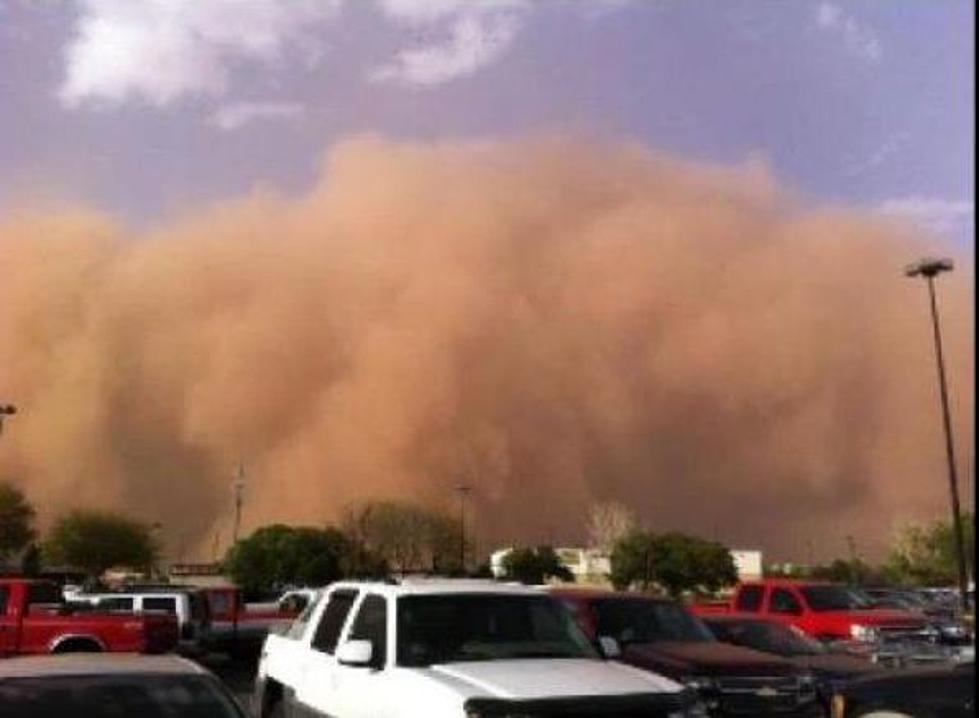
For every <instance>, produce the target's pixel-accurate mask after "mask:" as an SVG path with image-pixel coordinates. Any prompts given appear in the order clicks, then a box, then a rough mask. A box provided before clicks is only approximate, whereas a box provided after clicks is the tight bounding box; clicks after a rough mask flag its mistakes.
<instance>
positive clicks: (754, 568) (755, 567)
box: [731, 549, 764, 581]
mask: <svg viewBox="0 0 979 718" xmlns="http://www.w3.org/2000/svg"><path fill="white" fill-rule="evenodd" d="M731 558H733V559H734V567H735V568H736V569H737V571H738V580H739V581H757V580H758V579H760V578H762V576H763V575H764V571H763V569H762V553H761V551H757V550H754V549H731Z"/></svg>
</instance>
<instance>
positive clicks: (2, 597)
mask: <svg viewBox="0 0 979 718" xmlns="http://www.w3.org/2000/svg"><path fill="white" fill-rule="evenodd" d="M9 595H10V591H8V590H7V589H6V588H4V587H3V586H0V616H2V615H4V614H6V613H7V597H8V596H9Z"/></svg>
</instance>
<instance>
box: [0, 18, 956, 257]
mask: <svg viewBox="0 0 979 718" xmlns="http://www.w3.org/2000/svg"><path fill="white" fill-rule="evenodd" d="M973 26H974V5H973V3H972V2H968V1H967V0H886V1H885V0H873V1H870V0H852V1H846V2H843V1H838V2H821V1H820V2H809V1H807V0H794V1H793V2H786V1H779V0H751V1H750V2H749V1H742V0H723V1H722V0H711V1H707V0H631V1H630V0H577V1H575V0H538V1H536V2H535V1H534V0H291V1H290V2H283V1H282V0H206V1H204V2H192V1H191V0H0V102H2V105H3V112H2V113H0V211H2V210H4V209H9V208H11V207H15V206H18V205H22V204H24V203H36V202H51V201H72V202H83V203H86V204H90V205H94V206H96V207H98V208H100V209H103V210H105V211H108V212H110V213H113V214H116V215H119V216H121V217H123V218H124V219H126V220H128V221H132V222H135V223H137V224H147V223H149V224H152V223H154V222H157V221H163V220H165V219H166V218H167V217H169V216H170V215H172V214H173V213H180V212H185V211H190V210H193V209H194V208H196V207H198V206H200V205H202V204H207V203H210V202H213V201H215V200H219V199H221V198H225V197H231V196H235V195H239V194H241V193H242V192H246V191H248V190H250V189H252V188H254V187H257V186H268V187H273V188H276V189H279V190H281V191H285V192H288V193H296V192H301V191H302V190H303V189H304V188H305V187H307V186H308V185H309V184H310V183H311V182H312V180H313V178H314V176H315V175H316V173H317V171H318V169H319V167H320V165H321V159H322V156H323V153H324V152H325V151H327V150H328V149H329V147H330V146H331V145H332V144H333V143H335V142H337V141H338V140H341V139H343V138H346V137H349V136H350V135H353V134H357V133H363V132H380V133H383V134H386V135H390V136H394V137H403V138H411V139H430V140H444V139H466V138H485V137H494V138H500V137H503V138H506V137H509V136H522V135H528V134H529V135H533V134H543V133H551V132H563V133H577V134H581V135H583V136H586V137H600V138H611V139H628V140H638V141H640V142H642V143H644V144H647V145H649V146H650V147H653V148H656V149H660V150H664V151H667V152H672V153H676V154H679V155H683V156H687V157H696V158H702V159H706V160H711V161H718V162H722V163H734V162H741V161H744V160H746V159H751V158H762V159H764V160H765V161H767V162H768V163H769V164H770V165H771V167H772V168H773V170H774V172H775V174H776V176H777V177H779V178H780V179H781V180H782V181H783V182H784V184H785V185H787V186H788V187H789V188H790V189H792V190H793V191H796V192H799V193H801V194H803V195H808V196H811V197H813V198H815V199H816V200H817V201H828V202H840V203H845V204H850V205H856V206H861V207H868V208H871V209H873V210H875V211H885V212H891V213H899V214H904V215H907V216H909V217H911V218H912V219H914V220H915V221H918V222H920V223H922V224H923V225H924V226H926V227H927V228H929V229H930V230H932V231H933V232H934V233H935V235H936V236H938V237H943V238H946V237H947V238H951V239H952V240H954V241H956V242H957V243H960V244H962V245H971V241H972V233H973V231H974V230H973V228H974V219H973V215H974V208H973V193H974V181H975V178H974V163H973V154H974V142H975V134H974V120H975V117H974V110H973V105H974V98H975V88H974V85H975V76H974V70H973V66H974V60H973V58H974V48H975V37H974V31H973Z"/></svg>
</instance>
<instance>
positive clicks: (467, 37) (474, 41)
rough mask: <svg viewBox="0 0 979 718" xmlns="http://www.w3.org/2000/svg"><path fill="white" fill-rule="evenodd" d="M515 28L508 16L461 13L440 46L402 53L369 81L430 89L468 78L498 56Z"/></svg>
mask: <svg viewBox="0 0 979 718" xmlns="http://www.w3.org/2000/svg"><path fill="white" fill-rule="evenodd" d="M519 29H520V22H519V20H518V19H517V18H516V17H514V16H511V15H503V16H499V17H481V16H479V15H473V14H469V13H465V14H463V15H462V16H460V17H459V18H457V19H456V20H455V21H454V22H453V24H452V26H451V28H450V36H449V38H448V40H446V41H445V42H444V43H441V44H434V45H425V46H421V47H417V48H413V49H410V50H402V51H401V52H399V53H398V54H397V56H396V57H395V59H394V60H393V61H392V62H390V63H388V64H386V65H382V66H381V67H379V68H377V69H375V70H374V72H372V73H371V79H373V80H375V81H394V82H398V83H402V84H408V85H429V86H431V85H439V84H442V83H444V82H448V81H449V80H454V79H456V78H459V77H464V76H466V75H471V74H473V73H474V72H476V71H477V70H480V69H481V68H483V67H486V66H487V65H489V64H491V63H492V62H493V61H495V60H496V59H497V58H498V57H500V56H501V55H502V54H503V53H504V52H505V51H506V50H507V49H508V48H509V47H510V45H511V44H512V43H513V39H514V37H516V35H517V32H518V31H519Z"/></svg>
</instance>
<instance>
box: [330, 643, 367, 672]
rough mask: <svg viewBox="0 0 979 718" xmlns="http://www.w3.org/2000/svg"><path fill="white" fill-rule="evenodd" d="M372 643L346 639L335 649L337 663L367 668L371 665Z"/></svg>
mask: <svg viewBox="0 0 979 718" xmlns="http://www.w3.org/2000/svg"><path fill="white" fill-rule="evenodd" d="M373 655H374V645H373V644H372V643H371V642H370V641H347V642H346V643H344V644H342V645H341V646H340V647H339V648H338V649H337V663H339V664H340V665H341V666H352V667H354V668H367V667H368V666H370V665H371V658H372V657H373Z"/></svg>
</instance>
